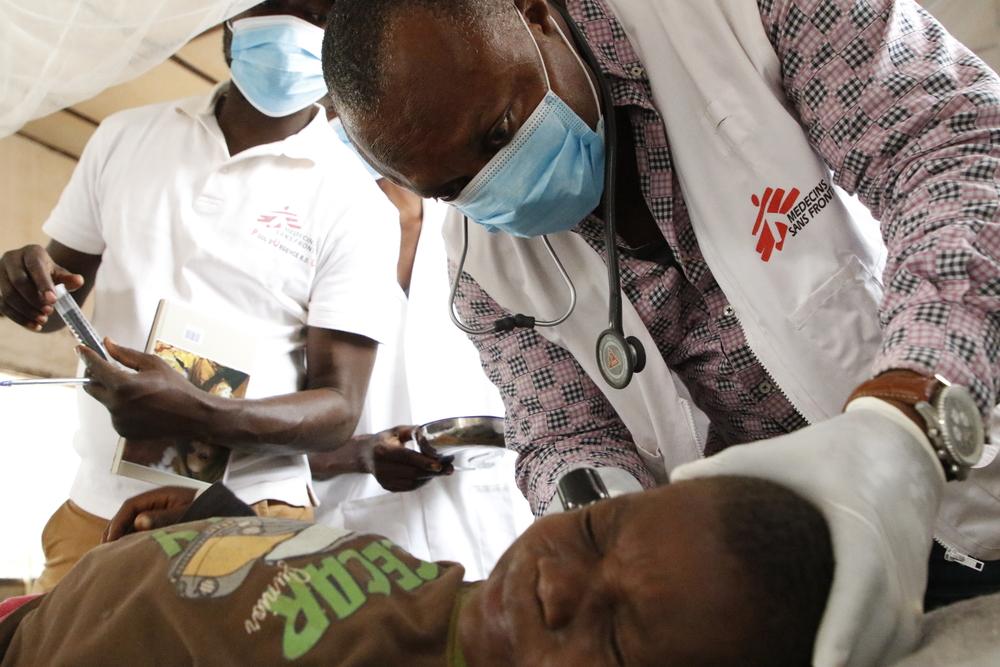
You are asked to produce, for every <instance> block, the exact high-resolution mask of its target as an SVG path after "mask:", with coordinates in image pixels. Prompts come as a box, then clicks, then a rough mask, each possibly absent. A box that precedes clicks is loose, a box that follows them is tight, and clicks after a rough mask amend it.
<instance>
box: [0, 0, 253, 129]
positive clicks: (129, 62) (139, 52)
mask: <svg viewBox="0 0 1000 667" xmlns="http://www.w3.org/2000/svg"><path fill="white" fill-rule="evenodd" d="M258 2H260V0H142V1H141V2H137V1H136V0H43V1H39V0H0V137H3V136H6V135H8V134H11V133H13V132H15V131H17V130H18V129H19V128H20V127H21V126H22V125H24V123H26V122H28V121H29V120H32V119H34V118H38V117H40V116H44V115H46V114H49V113H52V112H53V111H56V110H58V109H62V108H64V107H67V106H70V105H72V104H75V103H77V102H80V101H82V100H85V99H88V98H90V97H92V96H94V95H96V94H97V93H99V92H101V91H102V90H104V89H105V88H107V87H109V86H113V85H115V84H118V83H121V82H123V81H127V80H129V79H131V78H133V77H135V76H138V75H139V74H142V73H143V72H145V71H146V70H148V69H150V68H152V67H154V66H155V65H158V64H159V63H161V62H163V61H164V60H166V59H167V58H168V57H170V55H171V54H173V53H174V52H175V51H176V50H177V49H178V48H180V47H181V46H182V45H183V44H184V43H185V42H187V41H188V40H189V39H191V38H192V37H194V36H195V35H197V34H199V33H201V32H203V31H205V30H207V29H208V28H211V27H212V26H214V25H217V24H218V23H219V22H221V21H223V20H225V19H226V18H228V17H230V16H232V15H233V14H237V13H239V12H241V11H243V10H244V9H247V8H248V7H252V6H253V5H255V4H257V3H258Z"/></svg>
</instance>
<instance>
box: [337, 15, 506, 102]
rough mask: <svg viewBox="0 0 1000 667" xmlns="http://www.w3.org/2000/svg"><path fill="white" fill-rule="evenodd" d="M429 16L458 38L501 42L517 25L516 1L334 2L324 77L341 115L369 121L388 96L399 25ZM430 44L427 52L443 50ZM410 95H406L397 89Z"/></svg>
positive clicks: (395, 92)
mask: <svg viewBox="0 0 1000 667" xmlns="http://www.w3.org/2000/svg"><path fill="white" fill-rule="evenodd" d="M420 14H423V15H425V18H426V15H430V16H432V17H433V18H434V19H436V20H439V21H442V22H444V23H446V24H449V25H450V26H451V27H453V28H454V35H456V36H458V37H459V38H463V37H464V38H465V39H468V38H469V37H470V36H473V35H475V36H476V37H487V38H491V39H492V38H500V37H501V36H502V35H503V34H505V33H506V32H509V29H510V27H511V26H515V25H516V22H517V18H516V14H515V10H514V4H513V1H512V0H341V1H338V2H336V3H334V7H333V10H332V12H331V13H330V16H329V21H328V24H327V30H326V37H325V39H324V41H323V73H324V75H325V77H326V82H327V86H328V87H329V89H330V95H331V98H332V99H333V103H334V106H335V107H336V108H337V111H338V113H339V114H341V115H342V116H347V117H353V118H355V119H364V120H370V119H371V118H372V117H373V116H375V115H378V114H379V111H380V107H381V101H382V98H383V96H384V95H385V94H386V92H387V91H386V71H387V70H388V69H389V68H390V67H391V66H393V65H394V64H396V61H397V58H396V55H397V54H398V53H399V51H400V50H399V49H398V48H395V47H397V46H398V43H397V42H396V38H397V35H398V27H399V26H400V24H405V23H406V22H407V21H408V20H409V19H411V18H412V17H413V16H415V15H420ZM439 47H440V44H434V43H428V44H427V45H426V48H427V49H428V50H432V49H435V48H439ZM393 92H394V94H405V92H406V91H393Z"/></svg>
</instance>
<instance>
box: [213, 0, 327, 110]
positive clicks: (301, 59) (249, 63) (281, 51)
mask: <svg viewBox="0 0 1000 667" xmlns="http://www.w3.org/2000/svg"><path fill="white" fill-rule="evenodd" d="M230 29H231V30H232V31H233V41H232V46H231V47H230V55H231V56H232V60H233V62H232V65H231V66H230V69H231V70H232V73H233V83H234V84H236V87H237V88H239V89H240V92H241V93H243V96H244V97H246V98H247V101H248V102H250V104H252V105H253V106H254V108H255V109H257V110H258V111H260V112H261V113H262V114H264V115H265V116H271V117H272V118H280V117H282V116H288V115H291V114H293V113H295V112H296V111H299V110H301V109H304V108H306V107H307V106H309V105H310V104H312V103H314V102H316V101H318V100H319V99H320V98H321V97H323V96H324V95H326V82H325V81H324V80H323V62H322V60H321V58H320V56H321V54H322V51H323V29H322V28H320V27H318V26H315V25H313V24H312V23H309V22H308V21H303V20H302V19H300V18H296V17H294V16H286V15H274V16H253V17H250V18H245V19H239V20H237V21H233V22H232V23H231V24H230Z"/></svg>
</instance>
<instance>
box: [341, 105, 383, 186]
mask: <svg viewBox="0 0 1000 667" xmlns="http://www.w3.org/2000/svg"><path fill="white" fill-rule="evenodd" d="M330 127H332V128H333V131H334V132H336V133H337V136H338V137H340V142H341V143H342V144H344V145H345V146H347V147H348V148H350V149H351V151H353V152H354V154H355V155H357V156H358V160H360V161H361V164H363V165H364V167H365V170H366V171H367V172H368V173H369V175H371V177H372V178H374V179H375V180H376V181H377V180H378V179H380V178H382V174H380V173H378V172H377V171H375V168H374V167H372V166H371V165H370V164H368V160H366V159H364V158H363V157H361V153H359V152H358V149H357V148H355V147H354V144H352V143H351V140H350V139H349V138H348V137H347V130H345V129H344V124H343V123H342V122H340V116H337V117H336V118H334V119H333V120H331V121H330Z"/></svg>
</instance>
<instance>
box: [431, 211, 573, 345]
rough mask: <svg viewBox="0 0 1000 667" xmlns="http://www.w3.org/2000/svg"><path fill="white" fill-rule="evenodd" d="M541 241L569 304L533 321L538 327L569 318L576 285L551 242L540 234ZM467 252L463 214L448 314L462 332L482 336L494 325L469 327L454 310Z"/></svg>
mask: <svg viewBox="0 0 1000 667" xmlns="http://www.w3.org/2000/svg"><path fill="white" fill-rule="evenodd" d="M542 242H543V243H544V244H545V249H546V250H547V251H548V253H549V257H551V258H552V261H553V262H554V263H555V265H556V268H557V269H559V275H560V277H562V279H563V282H564V283H566V287H567V289H568V290H569V306H568V307H567V308H566V312H564V313H563V314H562V315H561V316H560V317H557V318H556V319H554V320H537V321H535V322H534V325H535V326H538V327H555V326H559V325H560V324H562V323H563V322H565V321H566V320H568V319H569V317H570V315H572V314H573V311H574V310H576V285H574V284H573V281H572V279H570V277H569V272H567V271H566V267H564V266H563V263H562V260H560V259H559V256H558V255H556V251H555V249H553V248H552V242H551V241H549V237H548V236H542ZM468 253H469V218H468V216H463V218H462V255H461V257H460V258H459V260H458V269H457V270H456V271H455V277H454V278H453V279H452V281H451V294H450V295H449V297H448V315H450V316H451V321H452V323H453V324H454V325H455V326H456V327H458V328H459V329H461V330H462V331H463V332H465V333H467V334H469V335H470V336H482V335H485V334H488V333H493V332H495V331H496V330H497V328H496V325H495V324H494V325H493V326H485V327H470V326H469V325H467V324H465V323H464V322H462V320H461V318H459V316H458V313H457V312H455V295H456V294H457V293H458V286H459V283H460V282H461V280H462V271H463V270H464V268H465V257H466V255H467V254H468Z"/></svg>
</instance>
